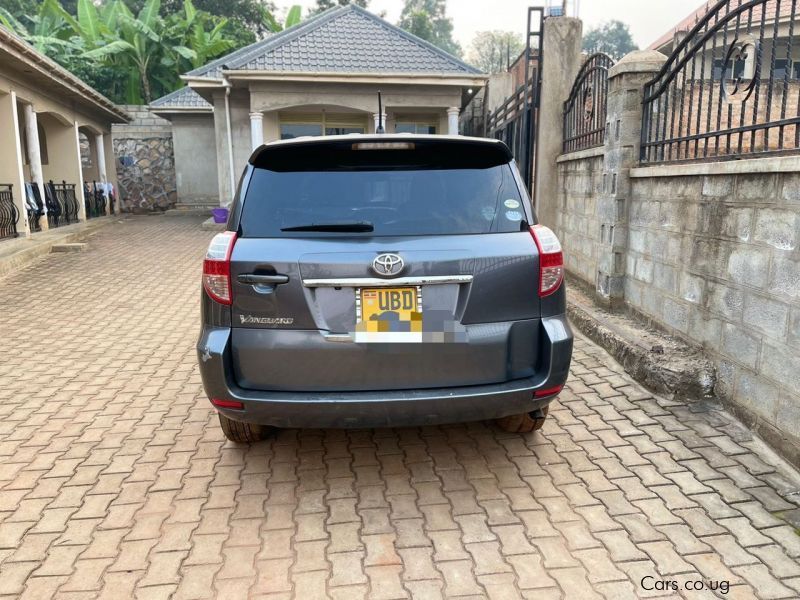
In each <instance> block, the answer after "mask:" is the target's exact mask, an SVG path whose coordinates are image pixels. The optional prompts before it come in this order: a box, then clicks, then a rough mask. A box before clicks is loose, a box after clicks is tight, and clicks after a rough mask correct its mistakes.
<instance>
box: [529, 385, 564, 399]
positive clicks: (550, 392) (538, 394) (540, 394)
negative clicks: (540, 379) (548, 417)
mask: <svg viewBox="0 0 800 600" xmlns="http://www.w3.org/2000/svg"><path fill="white" fill-rule="evenodd" d="M563 387H564V386H563V385H557V386H555V387H551V388H547V389H544V390H535V391H534V392H533V397H534V398H544V397H545V396H555V395H556V394H559V393H561V389H562V388H563Z"/></svg>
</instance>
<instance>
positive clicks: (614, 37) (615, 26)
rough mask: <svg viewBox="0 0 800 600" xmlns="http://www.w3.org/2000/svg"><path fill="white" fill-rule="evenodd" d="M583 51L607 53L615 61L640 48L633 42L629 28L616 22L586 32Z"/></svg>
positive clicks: (620, 22)
mask: <svg viewBox="0 0 800 600" xmlns="http://www.w3.org/2000/svg"><path fill="white" fill-rule="evenodd" d="M583 49H584V50H586V51H587V52H605V53H606V54H608V55H609V56H611V58H613V59H614V60H619V59H620V58H622V57H623V56H625V55H626V54H628V52H633V51H634V50H638V49H639V47H638V46H637V45H636V44H635V43H634V42H633V36H632V35H631V31H630V29H629V28H628V26H627V25H626V24H625V23H623V22H622V21H616V20H615V21H609V22H608V23H603V24H601V25H600V26H599V27H595V28H593V29H590V30H589V31H588V32H586V35H584V36H583Z"/></svg>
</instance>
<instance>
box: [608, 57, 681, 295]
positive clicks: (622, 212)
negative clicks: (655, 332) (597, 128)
mask: <svg viewBox="0 0 800 600" xmlns="http://www.w3.org/2000/svg"><path fill="white" fill-rule="evenodd" d="M666 60H667V57H666V56H664V55H663V54H661V53H660V52H656V51H654V50H642V51H636V52H631V53H630V54H628V55H626V56H625V57H624V58H622V60H620V61H619V62H618V63H617V64H616V65H614V66H613V67H612V68H611V69H610V70H609V72H608V103H607V106H608V112H607V116H606V126H607V131H608V134H607V135H606V141H605V154H604V157H603V181H605V186H604V187H603V189H602V190H601V192H600V194H599V195H598V197H597V207H596V210H597V215H598V217H599V219H598V221H599V224H598V226H599V227H600V232H599V235H598V237H599V239H600V243H599V244H598V248H597V281H596V291H597V298H598V300H600V301H602V302H603V303H604V304H607V305H610V306H619V305H621V304H622V303H623V302H624V299H625V272H626V263H627V249H628V210H629V207H630V189H631V185H630V170H631V169H632V168H633V167H636V166H638V164H639V148H640V146H641V132H642V98H643V96H644V85H645V83H647V82H648V81H650V80H651V79H652V78H653V77H654V76H655V74H656V73H657V72H658V71H659V70H660V69H661V67H662V66H663V65H664V63H665V62H666Z"/></svg>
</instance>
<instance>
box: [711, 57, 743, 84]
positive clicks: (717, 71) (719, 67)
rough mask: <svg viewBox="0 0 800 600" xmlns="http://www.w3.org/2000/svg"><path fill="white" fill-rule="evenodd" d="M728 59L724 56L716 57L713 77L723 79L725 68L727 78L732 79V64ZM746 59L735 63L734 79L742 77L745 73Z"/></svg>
mask: <svg viewBox="0 0 800 600" xmlns="http://www.w3.org/2000/svg"><path fill="white" fill-rule="evenodd" d="M726 62H727V61H726V60H725V59H724V58H717V59H714V68H713V71H712V77H713V79H715V80H717V79H722V76H723V70H724V75H725V78H726V79H731V65H730V64H729V63H728V64H726ZM745 64H746V63H745V61H743V60H737V61H735V62H734V63H733V79H736V78H737V77H742V76H743V75H744V67H745Z"/></svg>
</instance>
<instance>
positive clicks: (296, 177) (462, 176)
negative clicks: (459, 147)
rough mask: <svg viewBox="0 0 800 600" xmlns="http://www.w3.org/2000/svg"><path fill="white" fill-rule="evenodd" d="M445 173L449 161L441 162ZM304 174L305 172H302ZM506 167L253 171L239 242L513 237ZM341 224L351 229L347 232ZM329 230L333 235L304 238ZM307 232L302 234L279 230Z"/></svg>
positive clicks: (513, 192) (516, 224) (517, 204)
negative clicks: (346, 237)
mask: <svg viewBox="0 0 800 600" xmlns="http://www.w3.org/2000/svg"><path fill="white" fill-rule="evenodd" d="M448 162H449V163H450V164H448V165H447V166H448V167H451V166H452V161H448ZM304 168H305V169H308V168H309V167H308V165H305V167H304ZM511 169H512V167H511V165H510V164H508V163H505V164H501V165H493V166H489V167H485V168H437V166H436V165H433V166H425V165H397V166H385V165H380V166H379V167H378V168H375V167H364V166H362V167H361V168H359V167H354V166H344V167H341V168H331V167H329V168H326V169H325V170H303V171H285V170H270V169H268V168H263V167H256V168H255V169H254V171H253V174H252V177H251V180H250V184H249V186H248V189H247V194H246V197H245V199H244V205H243V207H242V219H241V228H242V236H243V237H288V236H292V237H298V236H302V237H329V236H342V235H349V236H352V235H357V236H406V235H450V234H476V233H509V232H514V231H520V229H521V227H522V224H523V222H524V221H525V212H524V208H523V205H522V203H523V198H522V197H521V196H520V192H519V190H518V188H517V185H516V182H515V180H514V175H513V173H512V171H511ZM348 224H353V228H352V230H348ZM320 225H321V226H323V227H322V228H324V226H325V225H334V226H338V227H339V228H340V229H341V231H336V232H332V231H309V230H308V229H313V227H309V226H320ZM291 228H294V229H298V228H307V229H306V231H285V230H286V229H291Z"/></svg>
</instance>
